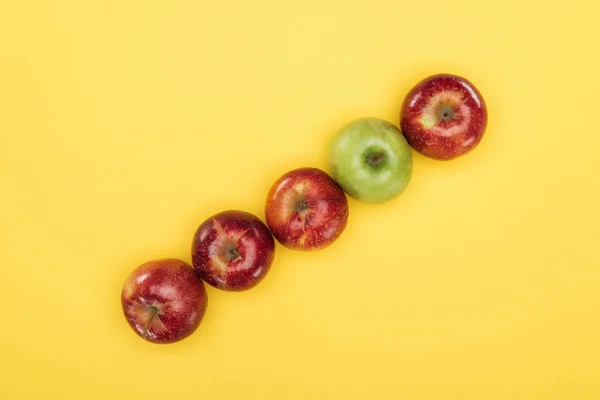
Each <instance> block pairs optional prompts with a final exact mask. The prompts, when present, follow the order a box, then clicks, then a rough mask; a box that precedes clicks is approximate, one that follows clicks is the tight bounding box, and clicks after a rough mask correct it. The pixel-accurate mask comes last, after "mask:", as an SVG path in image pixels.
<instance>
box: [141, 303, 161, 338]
mask: <svg viewBox="0 0 600 400" xmlns="http://www.w3.org/2000/svg"><path fill="white" fill-rule="evenodd" d="M150 309H151V310H152V315H151V316H150V318H148V322H147V323H146V327H145V328H144V335H143V336H142V337H143V338H144V339H145V338H146V336H147V335H148V330H149V329H150V324H151V323H152V320H153V319H154V318H156V315H157V314H158V308H156V307H154V306H150Z"/></svg>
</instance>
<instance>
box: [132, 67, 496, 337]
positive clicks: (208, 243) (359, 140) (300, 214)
mask: <svg viewBox="0 0 600 400" xmlns="http://www.w3.org/2000/svg"><path fill="white" fill-rule="evenodd" d="M486 125H487V109H486V104H485V102H484V100H483V98H482V96H481V94H480V93H479V91H478V90H477V89H476V88H475V86H474V85H473V84H472V83H471V82H470V81H468V80H467V79H465V78H463V77H460V76H457V75H450V74H438V75H433V76H430V77H427V78H425V79H423V80H422V81H420V82H418V83H417V84H416V85H415V86H414V87H413V88H412V89H411V90H410V91H409V93H408V94H407V95H406V96H405V98H404V102H403V104H402V108H401V110H400V124H399V127H396V126H395V125H394V124H392V123H390V122H388V121H385V120H382V119H379V118H360V119H357V120H354V121H352V122H350V123H348V124H347V125H345V126H343V127H342V128H341V129H340V130H339V131H338V132H337V133H336V134H335V135H334V137H333V138H332V140H331V143H330V145H329V146H330V147H329V166H330V173H331V175H329V174H328V173H326V172H325V171H322V170H320V169H318V168H310V167H304V168H298V169H295V170H292V171H289V172H287V173H285V174H284V175H283V176H281V177H280V178H279V179H278V180H277V181H276V182H275V183H274V184H273V185H272V187H271V189H270V191H269V193H268V195H267V198H266V204H265V222H266V223H264V222H263V221H262V220H261V219H260V218H258V217H257V216H255V215H252V214H250V213H247V212H244V211H240V210H226V211H222V212H220V213H218V214H216V215H213V216H211V217H209V218H207V219H206V220H205V221H204V222H203V223H202V224H200V226H199V227H198V229H197V230H196V232H195V234H194V237H193V240H192V246H191V247H192V248H191V258H192V265H189V264H188V263H186V262H184V261H182V260H180V259H177V258H167V259H157V260H152V261H149V262H146V263H144V264H142V265H141V266H139V267H137V268H136V269H135V270H134V271H133V272H131V273H130V275H129V276H128V277H127V278H126V280H125V283H124V285H123V288H122V292H121V304H122V309H123V313H124V315H125V318H126V319H127V321H128V323H129V325H130V326H131V328H132V329H133V330H134V331H135V332H136V333H137V334H138V335H139V336H140V337H142V338H143V339H145V340H147V341H149V342H153V343H172V342H176V341H180V340H182V339H184V338H186V337H188V336H190V335H191V334H192V333H193V332H195V331H196V330H197V328H198V327H199V325H200V324H201V322H202V320H203V318H204V314H205V312H206V309H207V305H208V297H207V293H206V288H205V286H204V283H207V284H209V285H211V286H213V287H215V288H218V289H221V290H224V291H241V290H248V289H250V288H252V287H255V286H256V285H257V284H259V283H260V282H261V281H262V280H263V279H264V277H265V276H266V275H267V273H268V272H269V270H270V268H271V265H272V264H273V261H274V259H275V240H277V241H278V242H279V243H280V244H281V245H283V246H284V247H285V248H288V249H292V250H298V251H309V250H319V249H323V248H325V247H327V246H329V245H330V244H332V243H333V242H334V241H335V240H337V239H338V238H339V237H340V235H341V234H342V232H343V231H344V229H345V228H346V225H347V223H348V214H349V213H348V200H347V197H346V195H348V196H350V197H352V198H355V199H357V200H359V201H364V202H367V203H383V202H387V201H389V200H391V199H393V198H395V197H397V196H399V195H400V194H401V193H402V192H403V191H404V189H405V188H406V187H407V185H408V184H409V182H410V180H411V176H412V168H413V158H412V154H411V148H412V149H414V150H415V151H417V152H419V153H421V154H423V155H425V156H427V157H430V158H433V159H436V160H452V159H455V158H457V157H460V156H462V155H464V154H467V153H468V152H470V151H472V150H473V149H474V148H475V147H476V146H477V145H478V144H479V142H480V141H481V139H482V137H483V135H484V132H485V130H486Z"/></svg>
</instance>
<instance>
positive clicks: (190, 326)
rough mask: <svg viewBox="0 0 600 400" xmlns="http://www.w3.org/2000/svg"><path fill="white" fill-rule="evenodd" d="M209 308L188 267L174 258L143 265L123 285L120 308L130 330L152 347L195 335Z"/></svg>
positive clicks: (200, 283) (195, 278) (201, 284)
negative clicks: (150, 343) (155, 344)
mask: <svg viewBox="0 0 600 400" xmlns="http://www.w3.org/2000/svg"><path fill="white" fill-rule="evenodd" d="M207 304H208V297H207V295H206V289H205V287H204V283H203V282H202V280H201V279H200V278H199V277H198V276H197V275H196V273H195V272H194V269H193V268H192V267H191V265H189V264H187V263H185V262H184V261H182V260H179V259H176V258H165V259H159V260H152V261H149V262H146V263H144V264H142V265H140V266H139V267H137V268H136V269H135V270H133V271H132V272H131V273H130V274H129V276H128V277H127V279H126V280H125V284H124V285H123V289H122V291H121V305H122V308H123V314H124V315H125V318H126V319H127V322H128V323H129V325H130V326H131V328H132V329H133V330H134V331H135V333H137V334H138V335H139V336H140V337H141V338H142V339H145V340H147V341H149V342H152V343H159V344H164V343H173V342H177V341H180V340H182V339H184V338H186V337H188V336H189V335H191V334H192V333H194V331H196V329H197V328H198V326H200V323H201V322H202V319H203V318H204V314H205V313H206V308H207Z"/></svg>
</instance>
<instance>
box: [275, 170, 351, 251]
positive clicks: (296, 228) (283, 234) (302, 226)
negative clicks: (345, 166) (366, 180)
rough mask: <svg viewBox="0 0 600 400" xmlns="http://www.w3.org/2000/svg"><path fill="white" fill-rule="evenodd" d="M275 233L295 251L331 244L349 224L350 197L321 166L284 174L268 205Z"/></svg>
mask: <svg viewBox="0 0 600 400" xmlns="http://www.w3.org/2000/svg"><path fill="white" fill-rule="evenodd" d="M265 215H266V221H267V225H268V226H269V229H270V230H271V232H272V233H273V236H275V238H276V239H277V240H278V241H279V242H280V243H281V244H282V245H283V246H284V247H287V248H289V249H293V250H302V251H310V250H320V249H323V248H325V247H327V246H329V245H331V244H332V243H333V242H334V241H335V240H336V239H337V238H338V237H339V236H340V235H341V234H342V232H343V231H344V229H345V228H346V225H347V223H348V200H347V198H346V195H345V194H344V191H343V190H342V189H341V187H340V186H339V185H338V184H337V182H335V181H334V180H333V178H332V177H330V176H329V175H328V174H327V173H326V172H324V171H322V170H320V169H318V168H310V167H307V168H298V169H294V170H292V171H289V172H287V173H286V174H284V175H283V176H281V177H280V178H279V179H278V180H277V181H276V182H275V183H274V184H273V186H272V187H271V189H270V190H269V194H268V195H267V201H266V205H265Z"/></svg>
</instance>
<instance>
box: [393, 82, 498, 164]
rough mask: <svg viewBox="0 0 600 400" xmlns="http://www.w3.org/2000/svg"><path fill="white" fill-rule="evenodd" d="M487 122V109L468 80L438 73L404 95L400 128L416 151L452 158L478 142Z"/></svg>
mask: <svg viewBox="0 0 600 400" xmlns="http://www.w3.org/2000/svg"><path fill="white" fill-rule="evenodd" d="M486 125H487V108H486V105H485V102H484V100H483V97H481V94H480V93H479V91H478V90H477V89H476V88H475V86H473V84H472V83H471V82H469V81H468V80H467V79H465V78H463V77H460V76H457V75H450V74H438V75H433V76H430V77H428V78H425V79H423V80H422V81H420V82H419V83H417V85H415V86H414V87H413V88H412V89H411V90H410V91H409V93H408V94H407V95H406V97H405V98H404V102H403V104H402V109H401V111H400V129H401V130H402V133H403V134H404V135H405V136H406V139H407V140H408V143H409V144H410V145H411V147H413V148H414V149H415V150H416V151H418V152H419V153H421V154H423V155H425V156H427V157H430V158H433V159H436V160H452V159H455V158H457V157H460V156H462V155H464V154H467V153H468V152H470V151H471V150H473V149H474V148H475V147H477V145H478V144H479V143H480V141H481V139H482V138H483V134H484V132H485V129H486Z"/></svg>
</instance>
